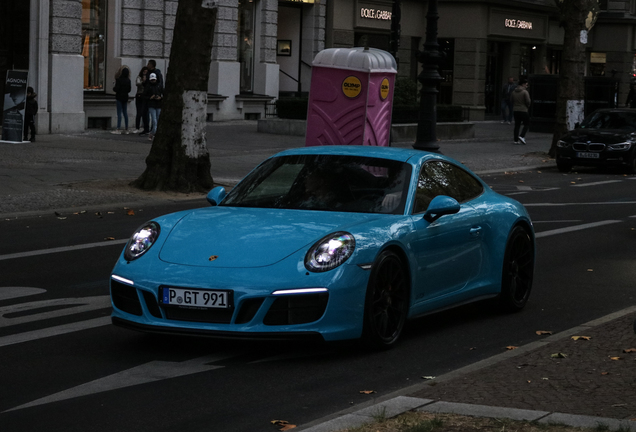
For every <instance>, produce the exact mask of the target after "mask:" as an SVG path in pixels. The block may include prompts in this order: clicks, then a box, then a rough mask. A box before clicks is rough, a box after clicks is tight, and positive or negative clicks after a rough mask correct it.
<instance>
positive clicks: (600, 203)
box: [524, 201, 636, 207]
mask: <svg viewBox="0 0 636 432" xmlns="http://www.w3.org/2000/svg"><path fill="white" fill-rule="evenodd" d="M622 204H632V205H633V204H636V201H607V202H580V203H530V204H524V207H566V206H579V205H622Z"/></svg>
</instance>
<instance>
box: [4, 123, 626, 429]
mask: <svg viewBox="0 0 636 432" xmlns="http://www.w3.org/2000/svg"><path fill="white" fill-rule="evenodd" d="M207 137H208V148H209V150H210V159H211V163H212V175H213V177H214V180H215V183H217V184H221V185H226V186H230V187H231V186H233V185H234V184H235V183H236V182H237V181H239V180H240V179H241V178H242V177H243V176H245V175H246V174H247V173H248V172H249V171H250V170H251V169H252V168H253V167H254V166H256V164H258V163H259V162H260V161H262V160H263V159H265V158H266V157H268V156H270V155H272V154H274V153H276V152H278V151H281V150H284V149H287V148H292V147H301V146H303V145H304V138H302V137H293V136H283V135H269V134H263V133H258V132H257V131H256V122H255V121H237V122H219V123H211V124H209V125H208V127H207ZM551 139H552V136H551V134H540V133H529V134H528V135H527V141H528V144H527V145H514V144H513V143H512V126H511V125H506V124H500V123H499V122H478V123H476V125H475V138H474V139H470V140H456V141H440V143H439V144H440V150H441V151H442V152H443V153H444V154H445V155H448V156H450V157H453V158H455V159H456V160H458V161H460V162H462V163H464V164H465V165H466V166H468V167H469V168H470V169H472V170H473V171H474V172H476V173H477V174H486V173H499V172H501V173H503V172H512V171H521V170H531V169H555V162H554V160H551V159H549V158H548V156H547V151H548V150H549V148H550V143H551ZM150 144H151V142H150V141H149V140H148V139H147V138H146V137H139V136H137V135H132V134H131V135H113V134H110V133H109V132H108V131H94V130H90V131H87V132H85V133H81V134H74V135H42V136H38V137H37V142H34V143H26V144H4V143H0V217H3V218H13V217H28V216H30V215H41V214H49V213H52V212H53V211H54V210H55V211H60V212H63V211H64V210H67V211H68V210H71V209H72V210H73V211H77V210H78V209H82V210H93V209H98V208H101V207H103V206H105V205H110V206H112V205H121V206H125V205H129V204H132V203H135V204H147V203H160V202H165V201H174V200H183V199H195V200H201V205H202V206H204V205H206V202H205V199H204V195H202V194H192V195H186V194H176V193H160V192H144V191H139V190H135V189H133V188H131V187H130V186H128V183H130V181H132V180H133V179H135V178H136V177H138V176H139V175H140V174H141V173H142V172H143V170H144V169H145V158H146V156H147V155H148V152H149V150H150ZM392 145H393V146H396V147H410V146H411V143H393V144H392ZM635 314H636V307H632V308H629V309H626V310H624V311H621V312H617V313H616V314H613V315H610V316H608V317H605V318H601V319H599V320H595V321H593V322H590V323H588V324H585V325H583V326H580V327H577V328H575V329H571V330H569V331H566V332H562V333H559V334H557V335H552V336H537V338H542V339H540V340H539V341H537V342H535V343H531V344H529V345H526V346H523V347H520V348H518V349H514V350H510V351H505V352H503V353H502V354H500V355H497V356H495V357H493V358H490V359H486V360H483V361H481V362H478V363H476V364H473V365H470V366H467V367H465V368H462V369H460V370H456V371H452V372H449V373H448V374H446V375H444V376H441V377H437V378H435V379H433V380H430V381H423V382H422V383H421V384H419V385H416V386H412V387H409V388H406V389H403V390H401V391H399V392H396V393H393V394H391V395H386V396H383V397H382V398H378V399H376V400H374V401H373V402H371V403H369V404H366V405H363V406H357V407H353V408H351V409H349V410H346V411H343V412H341V413H337V414H334V415H332V416H329V417H328V418H325V419H320V420H317V421H315V422H313V423H312V424H309V425H303V427H302V428H299V429H298V430H306V431H311V432H324V431H335V430H340V429H342V428H345V427H353V426H356V425H359V424H361V423H366V422H369V421H372V420H373V416H374V415H376V414H378V412H381V410H382V409H383V407H386V415H387V416H392V415H397V414H399V413H401V412H404V411H406V410H411V409H420V410H426V411H439V412H455V413H463V414H469V415H476V416H492V417H510V418H516V419H518V418H522V419H536V420H539V421H541V422H547V423H549V422H560V423H565V424H571V425H577V426H591V427H595V426H597V425H598V424H599V423H600V424H602V425H606V426H608V427H609V428H610V429H612V430H616V429H619V428H622V429H623V430H632V431H636V421H630V420H626V419H636V379H635V376H636V374H635V373H634V370H635V369H636V363H635V360H636V352H629V350H630V349H632V348H636V336H635V335H634V331H633V329H632V325H631V323H632V322H633V321H634V315H635ZM546 330H549V329H546ZM575 335H579V336H589V337H591V339H590V340H584V339H580V340H578V341H574V340H572V339H570V337H571V336H575ZM624 350H627V351H628V352H623V351H624ZM559 353H562V354H565V355H566V356H565V357H563V358H558V357H557V358H553V356H552V355H553V354H559ZM614 358H620V359H618V360H615V359H614Z"/></svg>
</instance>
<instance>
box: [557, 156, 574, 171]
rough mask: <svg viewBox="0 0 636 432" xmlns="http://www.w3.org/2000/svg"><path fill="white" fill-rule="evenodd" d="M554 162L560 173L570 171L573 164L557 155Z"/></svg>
mask: <svg viewBox="0 0 636 432" xmlns="http://www.w3.org/2000/svg"><path fill="white" fill-rule="evenodd" d="M556 164H557V168H558V170H559V171H560V172H562V173H567V172H570V171H571V170H572V166H573V165H572V163H570V162H566V161H565V160H563V159H562V158H559V157H557V160H556Z"/></svg>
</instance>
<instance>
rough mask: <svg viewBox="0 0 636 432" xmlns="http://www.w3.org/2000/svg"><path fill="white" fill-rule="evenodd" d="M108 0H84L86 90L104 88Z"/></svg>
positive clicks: (83, 46) (83, 32) (83, 27)
mask: <svg viewBox="0 0 636 432" xmlns="http://www.w3.org/2000/svg"><path fill="white" fill-rule="evenodd" d="M105 35H106V0H82V55H83V56H84V90H104V71H105V67H106V64H105V58H106V44H105Z"/></svg>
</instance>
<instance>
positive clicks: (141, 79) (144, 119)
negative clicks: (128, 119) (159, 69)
mask: <svg viewBox="0 0 636 432" xmlns="http://www.w3.org/2000/svg"><path fill="white" fill-rule="evenodd" d="M147 81H148V67H147V66H144V67H142V68H141V70H140V71H139V75H137V78H136V79H135V86H136V87H137V92H136V93H135V108H136V110H137V115H136V116H135V130H134V131H133V133H138V134H140V136H143V135H146V134H147V133H148V132H150V129H149V127H148V123H149V121H148V104H147V103H146V99H144V89H145V88H146V82H147ZM142 124H143V126H144V128H143V129H139V126H141V125H142Z"/></svg>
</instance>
